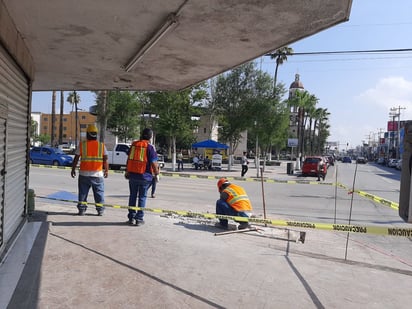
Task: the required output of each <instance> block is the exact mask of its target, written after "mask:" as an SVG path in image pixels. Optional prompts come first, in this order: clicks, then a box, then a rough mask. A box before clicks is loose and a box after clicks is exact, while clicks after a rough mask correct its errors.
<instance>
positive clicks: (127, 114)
mask: <svg viewBox="0 0 412 309" xmlns="http://www.w3.org/2000/svg"><path fill="white" fill-rule="evenodd" d="M100 95H101V96H100V97H99V99H98V105H99V104H100V107H101V108H106V112H105V113H104V114H103V113H99V116H98V119H99V121H103V122H104V121H105V120H106V119H105V118H106V117H107V129H108V130H109V131H110V132H112V133H113V134H114V135H115V136H117V137H118V138H119V139H120V140H121V141H123V142H128V141H130V140H132V139H137V138H138V137H139V121H140V117H141V104H140V102H139V100H138V94H137V93H136V92H134V91H107V104H104V100H105V98H104V96H105V92H101V93H100Z"/></svg>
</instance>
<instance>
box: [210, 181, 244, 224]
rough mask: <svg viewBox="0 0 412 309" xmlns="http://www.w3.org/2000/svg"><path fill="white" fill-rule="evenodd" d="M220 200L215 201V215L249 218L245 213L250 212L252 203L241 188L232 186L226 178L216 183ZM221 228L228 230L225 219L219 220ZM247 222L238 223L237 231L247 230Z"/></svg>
mask: <svg viewBox="0 0 412 309" xmlns="http://www.w3.org/2000/svg"><path fill="white" fill-rule="evenodd" d="M217 187H218V189H219V192H220V199H218V200H217V201H216V214H218V215H226V216H237V217H249V216H248V214H247V212H250V211H251V210H252V203H251V202H250V200H249V197H248V196H247V194H246V191H245V189H243V188H242V187H241V186H238V185H235V184H232V183H230V182H229V180H227V179H226V178H220V179H219V181H218V182H217ZM219 221H220V226H221V227H222V228H226V229H227V228H228V220H227V219H219ZM249 227H250V225H249V223H248V222H239V226H238V229H239V230H242V229H246V228H249Z"/></svg>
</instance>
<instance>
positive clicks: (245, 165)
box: [240, 151, 249, 177]
mask: <svg viewBox="0 0 412 309" xmlns="http://www.w3.org/2000/svg"><path fill="white" fill-rule="evenodd" d="M248 164H249V160H248V159H247V156H246V151H244V152H243V157H242V172H241V174H240V175H241V177H243V176H245V175H246V173H247V171H248V169H249V167H248Z"/></svg>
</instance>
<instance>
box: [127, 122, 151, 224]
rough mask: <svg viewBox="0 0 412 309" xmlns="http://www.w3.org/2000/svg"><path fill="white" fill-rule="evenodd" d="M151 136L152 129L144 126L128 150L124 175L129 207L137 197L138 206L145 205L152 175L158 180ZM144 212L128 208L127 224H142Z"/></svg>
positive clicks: (134, 204) (133, 204) (134, 203)
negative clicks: (127, 188) (127, 181)
mask: <svg viewBox="0 0 412 309" xmlns="http://www.w3.org/2000/svg"><path fill="white" fill-rule="evenodd" d="M152 136H153V131H152V130H151V129H149V128H146V129H144V130H143V132H142V136H141V139H140V140H138V141H134V142H133V143H132V146H131V147H130V150H129V155H128V158H127V164H126V173H125V177H126V179H128V180H129V191H130V195H129V207H130V206H132V207H133V206H136V200H137V199H138V204H137V206H138V207H141V208H144V207H145V206H146V196H147V189H148V188H149V184H150V183H151V182H152V179H153V177H155V179H156V181H158V180H159V165H158V164H157V160H158V158H157V152H156V149H155V148H154V147H153V145H151V144H150V140H151V138H152ZM143 216H144V213H143V211H142V210H138V211H137V212H136V210H134V209H129V213H128V215H127V217H128V219H129V221H128V224H129V225H142V224H144V220H143Z"/></svg>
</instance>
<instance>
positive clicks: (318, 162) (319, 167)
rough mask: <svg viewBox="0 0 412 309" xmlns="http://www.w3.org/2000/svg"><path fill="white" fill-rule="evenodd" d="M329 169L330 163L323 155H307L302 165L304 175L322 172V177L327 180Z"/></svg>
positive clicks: (314, 174)
mask: <svg viewBox="0 0 412 309" xmlns="http://www.w3.org/2000/svg"><path fill="white" fill-rule="evenodd" d="M327 171H328V164H327V162H326V161H325V158H324V157H322V156H311V157H306V158H305V161H303V165H302V176H316V177H318V173H320V177H322V179H323V180H325V177H326V173H327Z"/></svg>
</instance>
